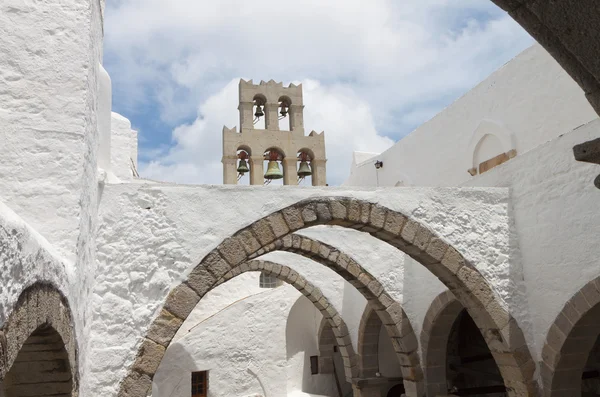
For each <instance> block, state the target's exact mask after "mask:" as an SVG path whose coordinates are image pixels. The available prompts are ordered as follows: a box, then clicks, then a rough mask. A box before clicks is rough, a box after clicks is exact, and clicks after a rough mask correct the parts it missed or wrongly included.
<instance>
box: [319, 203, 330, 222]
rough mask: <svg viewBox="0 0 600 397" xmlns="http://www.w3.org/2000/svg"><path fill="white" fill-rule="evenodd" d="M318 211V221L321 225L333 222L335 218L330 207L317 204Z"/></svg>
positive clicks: (324, 204)
mask: <svg viewBox="0 0 600 397" xmlns="http://www.w3.org/2000/svg"><path fill="white" fill-rule="evenodd" d="M316 209H317V219H318V220H319V223H329V222H331V220H332V219H333V216H332V215H331V210H330V209H329V206H328V205H327V204H326V203H317V205H316Z"/></svg>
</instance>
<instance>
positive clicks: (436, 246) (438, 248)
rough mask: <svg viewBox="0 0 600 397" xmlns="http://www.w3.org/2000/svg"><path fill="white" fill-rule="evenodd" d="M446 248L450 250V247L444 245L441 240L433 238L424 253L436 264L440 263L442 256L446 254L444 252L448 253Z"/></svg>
mask: <svg viewBox="0 0 600 397" xmlns="http://www.w3.org/2000/svg"><path fill="white" fill-rule="evenodd" d="M448 248H450V246H449V245H448V244H446V243H445V242H444V241H443V240H442V239H440V238H438V237H433V238H432V239H431V240H430V241H429V244H428V245H427V248H426V249H425V253H426V254H427V255H429V256H430V257H431V258H433V259H434V260H436V261H437V262H441V261H442V259H443V258H444V255H445V254H446V251H448Z"/></svg>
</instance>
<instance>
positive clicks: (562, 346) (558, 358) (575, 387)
mask: <svg viewBox="0 0 600 397" xmlns="http://www.w3.org/2000/svg"><path fill="white" fill-rule="evenodd" d="M599 335H600V277H598V278H596V279H595V280H592V281H590V282H589V283H587V284H586V285H585V286H584V287H583V288H582V289H580V290H579V291H578V292H577V293H576V294H575V295H573V297H572V298H571V299H569V300H568V301H567V303H566V304H565V306H564V307H563V308H562V310H561V311H560V313H558V316H556V319H555V320H554V323H553V324H552V325H551V326H550V329H549V330H548V336H547V337H546V343H545V344H544V348H543V350H542V360H543V361H542V364H541V370H540V371H541V378H542V384H543V387H544V397H558V396H561V397H562V396H580V395H581V377H582V373H583V369H584V367H585V365H586V361H587V359H588V356H589V353H590V351H591V349H592V347H593V346H594V343H595V342H596V340H597V338H598V336H599Z"/></svg>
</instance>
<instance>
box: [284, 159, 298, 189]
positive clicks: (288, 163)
mask: <svg viewBox="0 0 600 397" xmlns="http://www.w3.org/2000/svg"><path fill="white" fill-rule="evenodd" d="M281 163H282V164H283V184H284V185H297V184H298V169H297V168H296V165H297V164H298V160H297V159H296V158H295V157H286V158H284V159H283V161H282V162H281Z"/></svg>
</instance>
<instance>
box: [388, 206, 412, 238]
mask: <svg viewBox="0 0 600 397" xmlns="http://www.w3.org/2000/svg"><path fill="white" fill-rule="evenodd" d="M406 220H407V219H406V217H405V216H404V215H402V214H400V213H398V212H396V211H392V210H388V211H387V214H386V217H385V224H384V226H383V230H384V231H386V232H388V233H390V234H391V235H393V236H399V235H400V232H401V231H402V227H403V226H404V224H405V223H406Z"/></svg>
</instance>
